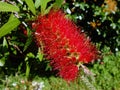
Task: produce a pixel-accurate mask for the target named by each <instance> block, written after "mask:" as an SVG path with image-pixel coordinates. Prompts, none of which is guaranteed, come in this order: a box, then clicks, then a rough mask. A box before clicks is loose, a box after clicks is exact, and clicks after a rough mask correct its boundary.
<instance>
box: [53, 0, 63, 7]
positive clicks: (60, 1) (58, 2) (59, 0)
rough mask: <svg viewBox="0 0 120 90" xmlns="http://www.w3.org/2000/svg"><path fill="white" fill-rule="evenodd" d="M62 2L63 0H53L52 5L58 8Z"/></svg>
mask: <svg viewBox="0 0 120 90" xmlns="http://www.w3.org/2000/svg"><path fill="white" fill-rule="evenodd" d="M62 3H63V0H55V4H54V7H55V8H57V9H59V8H60V7H61V5H62Z"/></svg>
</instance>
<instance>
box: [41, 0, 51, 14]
mask: <svg viewBox="0 0 120 90" xmlns="http://www.w3.org/2000/svg"><path fill="white" fill-rule="evenodd" d="M50 1H51V0H46V1H44V0H41V4H40V5H41V14H43V15H44V14H45V9H46V7H47V3H48V2H50Z"/></svg>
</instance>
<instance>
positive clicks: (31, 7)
mask: <svg viewBox="0 0 120 90" xmlns="http://www.w3.org/2000/svg"><path fill="white" fill-rule="evenodd" d="M25 2H26V4H27V5H28V7H29V9H30V10H31V12H32V13H33V14H34V15H36V10H35V5H34V2H33V0H25Z"/></svg>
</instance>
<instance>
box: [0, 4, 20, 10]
mask: <svg viewBox="0 0 120 90" xmlns="http://www.w3.org/2000/svg"><path fill="white" fill-rule="evenodd" d="M1 11H2V12H15V11H16V12H19V8H18V7H17V6H15V5H12V4H8V3H5V2H0V12H1Z"/></svg>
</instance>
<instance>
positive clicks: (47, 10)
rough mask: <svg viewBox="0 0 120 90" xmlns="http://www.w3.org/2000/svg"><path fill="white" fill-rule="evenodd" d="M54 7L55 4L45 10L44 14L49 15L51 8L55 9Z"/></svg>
mask: <svg viewBox="0 0 120 90" xmlns="http://www.w3.org/2000/svg"><path fill="white" fill-rule="evenodd" d="M53 5H54V4H52V5H51V6H49V7H48V8H47V9H46V10H45V13H44V14H47V13H48V12H49V11H50V10H51V8H52V7H53Z"/></svg>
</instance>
